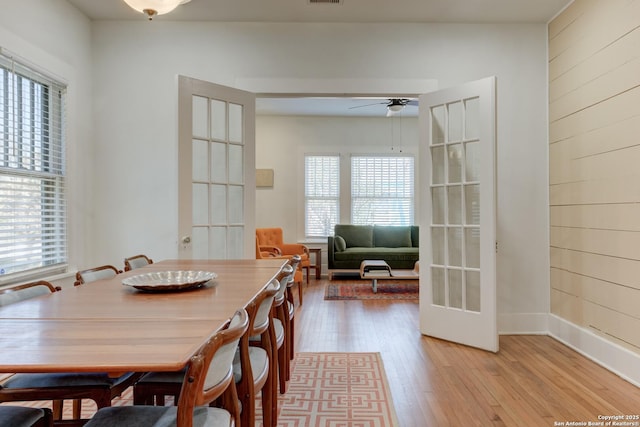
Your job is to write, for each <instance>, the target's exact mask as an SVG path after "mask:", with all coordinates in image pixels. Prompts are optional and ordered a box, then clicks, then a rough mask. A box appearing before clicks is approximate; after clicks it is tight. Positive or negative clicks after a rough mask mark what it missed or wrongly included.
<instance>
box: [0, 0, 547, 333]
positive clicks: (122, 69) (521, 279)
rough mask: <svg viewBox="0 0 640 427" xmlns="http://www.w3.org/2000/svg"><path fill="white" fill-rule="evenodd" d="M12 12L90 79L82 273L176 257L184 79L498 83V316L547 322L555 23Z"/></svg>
mask: <svg viewBox="0 0 640 427" xmlns="http://www.w3.org/2000/svg"><path fill="white" fill-rule="evenodd" d="M0 8H1V9H0V12H2V13H0V30H2V31H3V32H10V33H15V34H17V35H18V37H22V38H24V39H26V40H27V43H26V44H31V45H35V47H36V48H37V49H40V50H42V51H45V52H49V54H50V55H52V56H54V57H55V58H57V59H58V60H59V61H62V62H66V63H70V64H71V66H72V67H74V68H75V69H76V70H77V73H78V77H77V78H78V86H77V87H78V91H79V92H80V93H79V94H78V96H79V99H78V100H77V101H76V102H77V103H76V105H77V107H78V108H77V109H76V110H75V111H73V117H72V118H71V120H77V121H76V123H75V131H76V134H75V135H74V144H75V149H76V150H80V151H78V152H77V153H76V154H72V164H71V165H70V167H73V168H76V171H77V170H78V169H77V168H79V167H82V168H83V170H82V175H81V177H79V179H76V180H75V184H74V185H76V186H77V188H75V189H74V190H78V191H74V195H73V197H76V196H75V195H76V194H80V195H81V196H80V197H81V198H82V201H83V202H84V201H90V200H91V197H93V198H94V201H93V202H88V203H83V204H82V205H80V204H78V200H77V199H76V200H74V202H73V206H72V215H71V216H72V219H73V221H72V223H71V225H70V228H71V229H73V230H74V233H77V234H81V235H82V238H81V239H75V240H73V241H72V244H73V251H75V252H76V253H77V257H76V259H77V260H78V261H77V263H78V264H81V265H83V266H84V265H92V264H96V263H102V262H112V263H120V262H121V259H122V258H123V257H124V256H126V255H128V254H131V253H136V252H138V251H145V252H148V253H150V254H151V255H152V256H153V257H154V258H156V259H162V258H166V257H172V256H176V255H177V249H176V248H177V239H178V236H177V231H176V230H177V208H176V204H177V164H176V161H175V160H176V154H177V127H176V123H177V111H176V104H177V102H176V100H177V82H176V75H178V74H184V75H188V76H190V77H195V78H199V79H203V80H208V81H212V82H214V83H220V84H226V85H234V83H235V82H237V81H243V80H246V79H261V78H262V79H287V78H291V79H395V80H400V79H436V80H437V81H438V82H439V85H440V87H447V86H451V85H455V84H458V83H462V82H465V81H469V80H474V79H479V78H483V77H486V76H489V75H496V76H497V81H498V165H499V166H498V177H499V178H498V179H499V185H498V187H499V195H498V212H499V214H500V217H499V221H498V237H499V239H500V242H501V244H500V247H501V254H500V256H499V265H498V282H499V283H498V291H499V302H498V307H499V311H500V313H502V315H503V317H504V318H505V319H506V321H507V324H508V323H509V315H510V314H512V313H517V314H520V315H524V317H526V316H527V315H528V314H530V313H546V312H548V306H549V304H548V289H549V278H548V271H549V261H548V237H547V235H548V218H547V217H548V214H547V209H546V206H547V188H548V187H547V182H548V180H547V167H546V165H547V148H546V147H547V146H546V142H547V136H546V135H547V133H546V128H547V127H546V122H547V119H546V92H547V89H546V65H545V60H546V26H545V25H544V24H521V25H520V24H519V25H472V24H459V25H458V24H283V23H265V24H258V23H206V22H189V23H179V22H167V21H160V20H157V21H153V22H148V21H145V20H142V19H141V20H140V21H128V22H93V23H91V24H89V22H88V21H86V20H85V19H83V18H82V17H79V16H77V13H76V12H75V10H73V9H72V8H70V7H69V6H68V5H67V4H66V3H65V2H64V1H63V0H57V1H51V0H22V1H19V0H9V1H6V0H5V1H3V2H2V4H1V6H0ZM55 24H57V25H55ZM88 25H91V31H92V35H91V37H92V38H91V42H90V44H89V35H88V33H87V28H88ZM30 33H33V34H30ZM3 39H4V37H3ZM17 44H20V43H17ZM18 47H20V46H18ZM89 48H90V49H91V52H89ZM27 50H28V49H27ZM90 59H92V60H93V62H92V65H93V72H92V73H91V74H89V73H90V72H89V66H88V61H89V60H90ZM89 83H92V84H93V86H92V88H88V87H87V85H88V84H89ZM92 110H93V111H92ZM91 112H92V113H93V120H91V119H90V118H89V116H88V115H89V114H91ZM91 123H92V124H93V126H91ZM257 140H258V144H260V140H261V137H260V135H258V136H257ZM79 143H81V144H82V145H80V146H77V144H79ZM85 144H86V145H85ZM91 150H95V151H94V152H93V153H92V151H91ZM258 150H260V148H259V147H258ZM92 155H94V156H95V159H96V162H95V163H93V158H94V157H92ZM73 156H80V157H81V158H82V159H83V161H82V162H81V161H80V158H79V157H73ZM258 162H261V160H260V159H258ZM70 173H71V171H70ZM279 173H280V171H276V176H277V175H278V174H279ZM89 190H91V191H89ZM264 208H265V207H264V206H260V205H259V206H258V208H257V209H258V210H261V209H264ZM85 224H87V225H89V226H88V227H87V226H85ZM87 243H88V244H87ZM507 326H508V325H507ZM527 327H529V326H527ZM525 328H526V327H525ZM502 329H504V328H502Z"/></svg>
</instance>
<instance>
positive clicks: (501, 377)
mask: <svg viewBox="0 0 640 427" xmlns="http://www.w3.org/2000/svg"><path fill="white" fill-rule="evenodd" d="M327 282H328V280H324V279H323V280H318V281H314V280H313V279H312V280H311V283H310V284H309V285H306V284H304V285H303V289H304V301H303V305H302V306H301V307H299V309H298V311H297V313H296V335H297V336H296V351H297V352H325V351H339V352H343V351H349V352H357V351H361V352H380V354H381V356H382V359H383V361H384V367H385V371H386V373H387V377H388V380H389V385H390V387H391V392H392V395H393V401H394V405H395V408H396V412H397V415H398V419H399V422H400V426H401V427H424V426H518V427H529V426H556V425H562V424H561V423H565V424H564V425H569V424H566V423H568V422H584V423H585V424H584V425H587V424H588V422H598V421H601V420H599V419H598V417H599V416H611V415H623V416H630V417H632V416H634V415H637V414H640V389H639V388H637V387H635V386H634V385H632V384H630V383H628V382H626V381H625V380H623V379H621V378H619V377H618V376H616V375H615V374H613V373H611V372H609V371H607V370H605V369H604V368H602V367H600V366H599V365H597V364H595V363H594V362H592V361H590V360H588V359H586V358H585V357H583V356H581V355H580V354H578V353H577V352H575V351H573V350H571V349H570V348H568V347H566V346H565V345H563V344H562V343H560V342H558V341H556V340H554V339H553V338H550V337H547V336H531V335H517V336H501V337H500V351H499V352H498V353H497V354H493V353H488V352H484V351H481V350H476V349H473V348H469V347H465V346H461V345H456V344H452V343H449V342H446V341H441V340H437V339H433V338H427V337H423V336H422V335H421V334H420V333H419V331H418V303H417V302H411V301H398V300H384V301H381V300H376V301H325V300H324V285H325V284H326V283H327ZM296 301H297V298H296ZM621 421H632V422H639V424H635V425H640V420H638V419H636V420H621ZM576 425H580V424H576ZM593 425H595V424H593ZM602 425H606V424H602ZM622 425H624V424H622ZM629 425H633V424H629Z"/></svg>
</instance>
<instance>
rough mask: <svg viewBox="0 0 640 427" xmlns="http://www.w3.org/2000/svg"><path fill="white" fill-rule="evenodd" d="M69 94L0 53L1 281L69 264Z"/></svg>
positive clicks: (62, 88)
mask: <svg viewBox="0 0 640 427" xmlns="http://www.w3.org/2000/svg"><path fill="white" fill-rule="evenodd" d="M65 92H66V88H65V86H64V85H62V84H60V83H57V82H54V81H52V80H51V79H50V78H47V77H45V76H43V75H41V74H40V73H38V72H37V71H35V70H32V69H30V68H29V67H27V66H26V65H23V64H20V63H18V62H17V61H15V60H13V59H11V58H9V57H7V56H4V55H2V54H0V282H2V281H4V280H3V276H2V275H13V274H17V273H24V274H26V273H30V272H33V273H36V272H37V271H38V270H39V269H44V268H47V269H49V268H54V267H55V266H61V267H62V266H63V265H64V264H66V262H67V243H66V204H65V152H64V138H65V131H64V118H65V114H64V111H65V107H64V105H65ZM5 277H6V276H5Z"/></svg>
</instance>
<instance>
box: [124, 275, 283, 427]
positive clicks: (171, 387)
mask: <svg viewBox="0 0 640 427" xmlns="http://www.w3.org/2000/svg"><path fill="white" fill-rule="evenodd" d="M279 289H280V286H279V285H277V284H273V283H271V284H269V285H267V286H266V287H265V289H263V290H262V291H261V292H260V293H259V294H258V295H257V296H256V297H254V298H253V299H252V300H251V301H250V302H249V303H248V304H247V306H246V307H245V309H246V312H247V315H248V318H249V321H248V329H247V332H246V333H245V334H244V335H243V336H242V338H241V339H240V344H239V348H238V351H237V352H236V355H235V357H234V359H233V372H234V380H235V385H236V388H237V397H236V399H237V400H239V401H240V407H241V411H240V419H241V422H240V423H239V424H240V425H243V426H244V425H248V426H251V425H254V424H253V423H254V419H255V399H256V396H257V395H258V392H259V391H260V390H262V396H261V398H262V407H263V425H264V426H265V427H268V426H271V420H272V418H273V417H272V415H271V412H272V400H274V399H275V393H274V387H273V384H274V383H273V381H275V380H273V379H274V378H275V376H274V374H272V373H270V367H271V366H270V364H269V361H270V360H272V357H271V353H272V348H273V342H272V341H271V337H272V335H270V334H273V325H272V322H271V321H270V319H271V306H272V305H273V300H274V298H275V295H276V293H277V292H278V290H279ZM256 335H259V336H261V339H263V340H264V342H263V343H264V345H265V347H262V346H260V347H257V346H251V345H249V338H250V337H251V336H256ZM183 381H184V370H183V371H178V372H150V373H147V374H145V375H144V376H143V377H142V378H141V379H140V380H139V381H138V382H137V383H136V385H135V386H134V387H133V403H134V405H154V404H155V405H160V406H163V405H164V398H165V397H166V396H173V398H174V402H179V401H180V398H181V393H182V388H181V385H182V383H183Z"/></svg>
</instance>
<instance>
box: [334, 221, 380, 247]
mask: <svg viewBox="0 0 640 427" xmlns="http://www.w3.org/2000/svg"><path fill="white" fill-rule="evenodd" d="M334 230H335V235H336V236H341V237H342V238H343V239H344V241H345V243H346V246H347V248H353V247H358V248H371V247H373V226H371V225H351V224H336V226H335V229H334Z"/></svg>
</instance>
